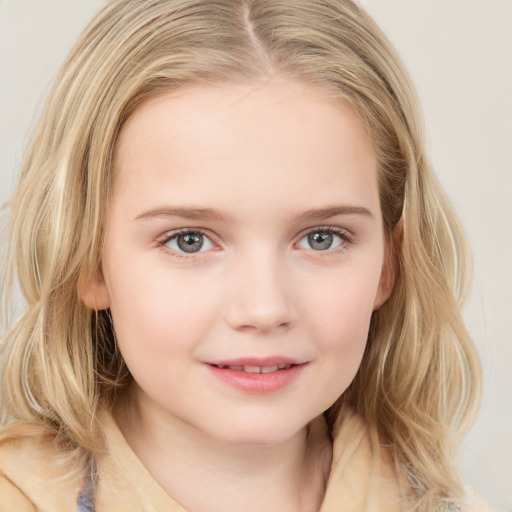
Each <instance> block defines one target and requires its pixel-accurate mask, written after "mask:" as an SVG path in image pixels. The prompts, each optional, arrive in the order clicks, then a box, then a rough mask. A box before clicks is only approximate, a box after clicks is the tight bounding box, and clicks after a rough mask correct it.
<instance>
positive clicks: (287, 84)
mask: <svg viewBox="0 0 512 512" xmlns="http://www.w3.org/2000/svg"><path fill="white" fill-rule="evenodd" d="M115 164H116V183H115V187H114V197H115V196H120V195H130V196H131V197H132V200H133V201H135V202H138V201H141V202H144V201H146V200H150V197H151V196H152V200H153V201H156V200H159V199H158V198H161V200H162V201H171V202H176V201H180V200H182V199H186V200H204V201H210V202H212V201H213V202H216V201H217V202H220V203H224V204H226V203H229V202H230V201H234V200H235V199H239V198H240V197H244V196H247V197H249V196H251V197H254V196H256V197H258V196H259V197H261V198H262V200H263V198H266V197H268V196H275V195H276V194H277V195H279V196H280V198H281V203H283V201H282V200H283V199H284V198H286V204H288V205H290V206H292V205H293V203H294V197H295V196H294V194H295V195H296V196H304V195H308V196H310V199H311V200H312V201H313V200H314V199H316V200H318V201H319V202H322V201H323V202H325V201H329V200H334V199H335V197H334V196H335V195H336V194H337V195H338V196H339V199H340V200H352V199H354V200H358V201H362V200H364V201H370V202H371V201H375V200H377V201H378V198H377V197H376V196H377V194H376V191H377V185H376V182H377V180H376V172H377V171H376V170H377V162H376V157H375V151H374V149H373V144H372V142H371V139H370V137H369V136H368V134H367V132H366V131H365V129H364V127H363V124H362V123H361V121H360V119H359V117H358V116H357V114H356V113H355V112H354V110H353V109H352V108H351V107H350V106H349V105H348V104H346V103H344V102H342V101H340V100H335V99H333V98H332V97H329V96H328V95H327V94H324V93H322V92H321V91H319V90H317V89H314V88H312V87H308V86H306V85H303V84H300V83H297V82H293V81H286V80H281V81H278V80H275V81H270V82H267V83H263V84H223V85H218V86H191V87H187V88H182V89H179V90H177V91H175V92H170V93H168V94H165V95H161V96H158V97H155V98H151V99H149V100H147V101H146V102H144V103H143V104H142V105H141V106H140V107H139V108H138V109H137V110H136V111H135V112H134V113H133V115H132V116H131V117H130V118H129V119H128V121H127V122H126V123H125V125H124V127H123V129H122V131H121V133H120V137H119V140H118V144H117V147H116V158H115ZM180 194H189V195H190V194H193V197H189V198H183V196H182V197H181V198H180ZM344 196H347V197H346V198H344ZM348 196H352V197H348ZM354 196H355V197H354ZM299 199H300V200H303V197H300V198H299ZM212 206H215V207H217V206H219V205H212Z"/></svg>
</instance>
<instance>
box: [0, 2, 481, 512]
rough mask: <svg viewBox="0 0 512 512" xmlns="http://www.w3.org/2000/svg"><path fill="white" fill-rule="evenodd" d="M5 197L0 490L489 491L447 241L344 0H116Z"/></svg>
mask: <svg viewBox="0 0 512 512" xmlns="http://www.w3.org/2000/svg"><path fill="white" fill-rule="evenodd" d="M10 206H11V211H12V221H11V225H10V237H9V247H8V250H9V252H8V266H7V273H6V280H5V282H6V290H8V288H9V285H10V283H12V282H13V280H14V277H15V276H16V277H17V279H18V280H19V283H20V286H21V290H22V291H23V294H24V296H25V298H26V303H27V304H26V309H25V311H24V313H23V314H22V316H21V318H20V319H19V320H17V321H16V322H12V323H10V324H9V326H10V328H9V330H8V332H7V335H6V337H5V340H4V344H3V368H2V379H3V381H2V422H3V425H4V427H3V430H2V433H1V438H0V495H1V496H2V500H1V503H0V510H8V511H13V510H15V511H20V512H23V511H25V510H26V511H29V510H30V511H33V510H37V511H50V510H51V511H58V510H63V511H64V510H73V509H75V510H82V511H83V510H96V511H97V512H106V511H120V510H123V511H131V510H133V511H159V510H162V511H164V510H165V511H176V512H177V511H184V510H190V511H201V512H202V511H205V512H210V511H211V512H216V511H230V510H240V509H241V510H247V511H256V510H258V511H259V510H262V509H266V510H269V511H273V510H276V511H277V510H279V511H300V512H303V511H304V512H306V511H307V512H312V511H319V510H320V511H322V512H331V511H338V510H349V511H379V512H383V511H399V510H400V511H405V510H418V511H436V510H473V509H475V510H483V506H478V505H476V504H475V503H471V499H470V497H469V496H468V495H467V494H466V493H465V491H464V490H463V488H462V486H461V483H460V481H459V478H458V476H457V474H456V472H455V470H454V467H453V458H454V455H455V450H456V447H457V443H458V441H459V440H460V437H461V436H462V434H463V433H464V432H465V431H466V430H467V428H468V427H469V425H470V424H471V421H472V419H473V417H474V414H475V411H476V408H477V405H478V396H479V388H480V373H479V364H478V360H477V356H476V353H475V350H474V347H473V345H472V342H471V340H470V339H469V337H468V335H467V332H466V330H465V328H464V326H463V324H462V321H461V317H460V313H459V308H460V304H461V300H462V298H463V297H464V294H465V290H466V284H467V283H466V278H467V256H466V252H465V251H466V250H465V246H464V241H463V237H462V235H461V232H460V229H459V227H458V225H457V222H456V220H455V218H454V216H453V213H452V212H451V210H450V207H449V205H448V203H447V201H446V199H445V197H444V196H443V194H442V192H441V190H440V189H439V186H438V184H437V182H436V180H435V177H434V176H433V174H432V171H431V169H430V166H429V163H428V160H427V158H426V156H425V154H424V151H423V135H422V128H421V119H420V114H419V108H418V106H417V103H416V99H415V94H414V91H413V89H412V87H411V85H410V82H409V80H408V78H407V75H406V73H405V71H404V70H403V68H402V66H401V64H400V62H399V60H398V58H397V57H396V55H395V54H394V52H393V50H392V48H391V47H390V45H389V43H388V42H387V41H386V39H385V37H384V36H383V34H382V33H381V32H380V30H379V29H378V28H377V27H376V26H375V24H374V23H373V22H372V20H371V19H370V18H369V17H368V15H367V14H366V13H365V12H364V11H362V9H361V8H360V7H359V6H358V5H357V4H355V3H353V2H352V1H351V0H322V1H319V0H286V1H285V0H268V1H259V0H253V1H251V0H238V1H235V0H214V1H209V2H201V1H195V0H113V1H111V2H109V3H108V4H107V5H106V6H105V8H104V9H103V10H102V11H101V12H100V13H99V14H98V16H97V17H96V18H95V19H94V20H93V22H92V23H91V24H90V26H89V27H88V29H87V30H86V31H85V33H84V35H83V36H82V37H81V39H80V40H79V42H78V43H77V45H76V47H75V48H74V50H73V51H72V52H71V55H70V56H69V58H68V60H67V62H66V63H65V65H64V67H63V69H62V71H61V74H60V75H59V77H58V79H57V81H56V85H55V88H54V90H53V92H52V94H51V95H50V98H49V100H48V104H47V107H46V109H45V111H44V112H43V115H42V119H41V122H40V124H39V126H38V127H37V129H36V131H35V133H34V135H33V138H32V142H31V144H30V146H29V148H28V151H27V155H26V158H25V163H24V166H23V169H22V172H21V176H20V182H19V185H18V188H17V190H16V192H15V195H14V197H13V199H12V201H11V203H10ZM6 293H7V291H6Z"/></svg>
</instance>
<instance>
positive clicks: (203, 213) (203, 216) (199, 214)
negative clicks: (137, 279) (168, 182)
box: [135, 205, 373, 221]
mask: <svg viewBox="0 0 512 512" xmlns="http://www.w3.org/2000/svg"><path fill="white" fill-rule="evenodd" d="M337 215H362V216H364V217H369V218H373V214H372V212H371V211H370V210H369V209H368V208H365V207H363V206H350V205H340V206H330V207H327V208H313V209H311V210H307V211H305V212H304V213H302V214H301V215H300V216H299V219H300V220H302V221H320V220H327V219H330V218H331V217H336V216H337ZM157 217H181V218H184V219H190V220H214V221H223V220H226V219H228V218H229V216H228V215H226V214H224V213H223V212H221V211H220V210H217V209H215V208H171V207H162V208H154V209H151V210H147V211H144V212H142V213H141V214H139V215H137V217H135V220H144V219H153V218H157Z"/></svg>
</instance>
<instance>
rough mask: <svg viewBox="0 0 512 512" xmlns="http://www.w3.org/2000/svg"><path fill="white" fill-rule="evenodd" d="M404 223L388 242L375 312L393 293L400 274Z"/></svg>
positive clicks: (397, 228)
mask: <svg viewBox="0 0 512 512" xmlns="http://www.w3.org/2000/svg"><path fill="white" fill-rule="evenodd" d="M402 234H403V229H402V222H401V221H400V222H399V223H398V224H397V225H396V226H395V229H393V232H392V233H391V236H390V237H389V238H388V239H387V240H386V249H385V254H384V263H383V264H382V272H381V274H380V281H379V287H378V289H377V294H376V296H375V302H374V303H373V310H374V311H377V309H379V308H380V307H381V306H382V305H383V304H384V303H385V302H386V301H387V300H388V299H389V296H390V295H391V292H392V291H393V287H394V285H395V281H396V276H397V273H398V255H399V254H400V248H401V245H402Z"/></svg>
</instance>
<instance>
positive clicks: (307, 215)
mask: <svg viewBox="0 0 512 512" xmlns="http://www.w3.org/2000/svg"><path fill="white" fill-rule="evenodd" d="M337 215H362V216H364V217H369V218H373V213H372V212H371V211H370V210H369V209H368V208H365V207H364V206H349V205H342V206H330V207H327V208H316V209H311V210H307V211H305V212H304V213H303V214H301V215H300V219H301V220H326V219H330V218H331V217H336V216H337Z"/></svg>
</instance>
